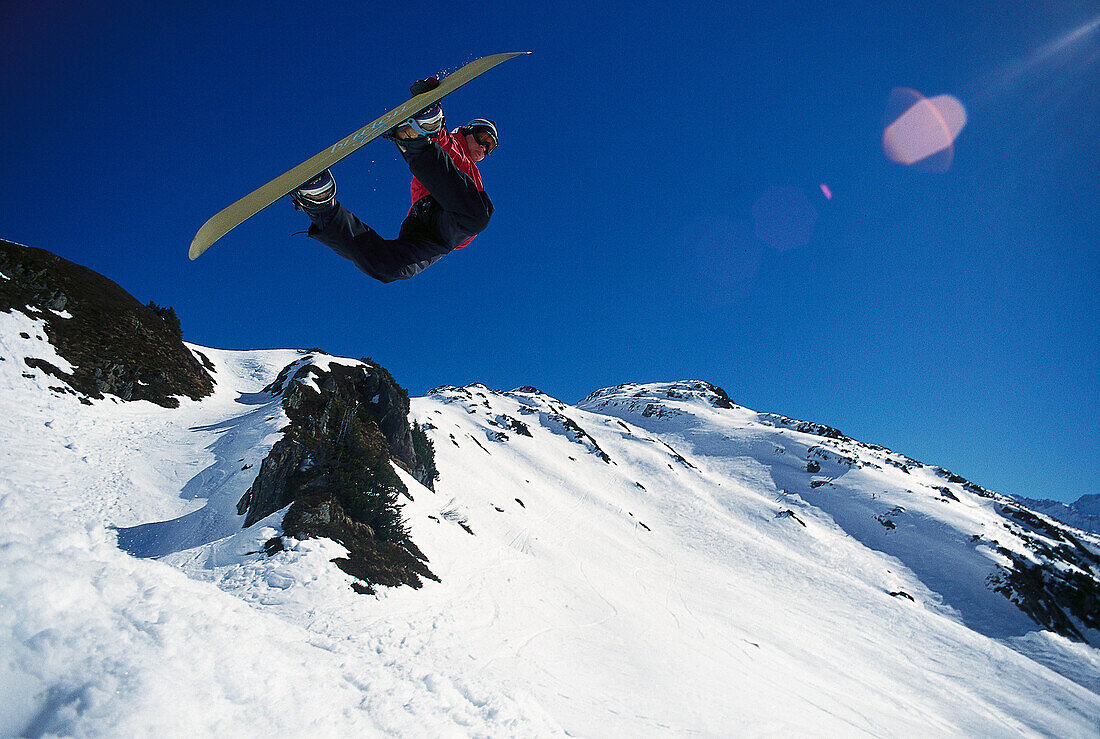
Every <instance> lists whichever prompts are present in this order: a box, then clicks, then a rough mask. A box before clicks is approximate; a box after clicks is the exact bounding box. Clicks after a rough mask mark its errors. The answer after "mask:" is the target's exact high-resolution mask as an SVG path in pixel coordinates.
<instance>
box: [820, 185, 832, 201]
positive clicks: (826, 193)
mask: <svg viewBox="0 0 1100 739" xmlns="http://www.w3.org/2000/svg"><path fill="white" fill-rule="evenodd" d="M821 194H822V195H824V196H825V199H826V200H832V199H833V191H832V189H830V187H829V186H828V185H826V184H825V183H824V182H822V183H821Z"/></svg>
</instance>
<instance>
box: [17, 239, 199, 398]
mask: <svg viewBox="0 0 1100 739" xmlns="http://www.w3.org/2000/svg"><path fill="white" fill-rule="evenodd" d="M0 272H2V273H3V274H5V275H6V276H7V277H9V278H10V279H7V280H0V311H4V312H9V311H12V310H17V311H22V312H24V313H27V314H28V315H30V316H32V317H33V318H36V319H40V320H42V321H43V322H44V324H45V333H46V338H47V339H48V340H49V342H50V344H51V345H52V346H53V347H54V349H55V350H56V352H57V354H58V355H59V356H61V357H63V358H64V359H65V360H66V361H67V362H69V363H70V364H71V365H73V367H74V369H73V372H72V374H69V373H68V372H65V371H63V370H61V369H60V368H58V367H55V366H54V365H52V364H50V363H49V362H47V361H45V360H42V359H36V358H33V357H28V358H27V359H26V360H25V362H26V364H27V365H28V366H29V367H32V368H34V369H38V370H41V371H43V372H47V373H48V374H50V375H53V376H54V377H57V378H58V379H59V380H61V381H63V382H65V383H66V384H67V385H68V386H69V387H71V388H72V389H73V390H74V391H76V392H77V393H78V394H80V395H83V396H85V397H86V398H95V399H102V398H103V397H104V394H106V393H110V394H111V395H115V396H117V397H118V398H121V399H122V400H148V401H150V402H153V403H156V404H158V405H162V406H165V407H168V408H175V407H177V406H178V405H179V400H178V398H177V397H176V396H179V395H185V396H187V397H189V398H192V399H194V400H197V399H199V398H202V397H205V396H207V395H209V394H210V393H211V392H213V390H214V381H213V379H211V377H210V374H209V373H208V372H207V371H206V370H205V369H204V368H203V366H202V365H201V364H200V363H199V361H198V359H196V358H195V356H194V355H193V354H192V353H191V352H190V350H188V348H187V347H186V346H184V344H183V342H182V341H181V340H180V338H179V336H178V334H177V333H176V332H174V331H173V329H172V327H171V326H169V325H168V324H167V323H166V322H165V320H164V319H163V318H162V317H161V316H160V315H158V314H157V313H156V312H155V311H154V310H153V309H151V308H150V307H148V306H145V305H142V304H141V303H140V302H139V301H138V300H137V299H136V298H135V297H134V296H132V295H130V294H129V293H128V292H126V291H125V290H123V289H122V288H121V287H119V286H118V285H117V284H116V283H114V282H112V281H111V280H109V279H107V278H106V277H104V276H103V275H100V274H98V273H97V272H94V271H92V270H90V269H88V268H87V267H82V266H80V265H78V264H74V263H72V262H70V261H68V260H66V259H62V258H61V257H59V256H57V255H55V254H51V253H50V252H48V251H44V250H42V249H35V248H32V247H27V246H20V245H18V244H13V243H11V242H8V241H0Z"/></svg>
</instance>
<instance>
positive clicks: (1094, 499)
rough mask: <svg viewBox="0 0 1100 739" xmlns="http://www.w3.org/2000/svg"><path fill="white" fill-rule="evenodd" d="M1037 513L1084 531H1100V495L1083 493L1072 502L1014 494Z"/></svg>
mask: <svg viewBox="0 0 1100 739" xmlns="http://www.w3.org/2000/svg"><path fill="white" fill-rule="evenodd" d="M1014 497H1015V498H1016V500H1018V501H1019V502H1021V503H1023V504H1024V505H1025V506H1027V507H1028V508H1030V509H1031V510H1033V511H1036V512H1037V513H1042V514H1043V515H1045V516H1050V517H1051V518H1053V519H1054V520H1056V521H1061V522H1062V523H1064V524H1068V525H1070V526H1073V527H1075V528H1078V529H1081V530H1082V531H1088V532H1090V533H1100V495H1082V496H1081V497H1080V498H1078V499H1077V500H1075V501H1073V502H1072V503H1062V502H1060V501H1057V500H1039V499H1036V498H1025V497H1022V496H1019V495H1017V496H1014Z"/></svg>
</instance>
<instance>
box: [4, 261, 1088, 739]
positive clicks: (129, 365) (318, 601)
mask: <svg viewBox="0 0 1100 739" xmlns="http://www.w3.org/2000/svg"><path fill="white" fill-rule="evenodd" d="M0 247H2V248H0V455H2V457H0V465H2V469H3V470H4V473H3V475H2V476H0V665H2V667H3V669H2V670H0V675H2V677H0V735H4V736H8V735H27V736H41V735H45V734H61V735H74V734H75V735H83V734H97V735H99V734H111V735H115V734H124V735H136V734H143V735H145V734H152V733H160V734H165V733H168V734H180V733H200V734H230V733H231V734H234V735H242V736H254V735H256V736H258V735H261V734H264V735H266V734H270V733H273V732H279V733H290V734H292V735H307V734H308V735H317V734H320V735H335V734H341V735H345V734H353V735H368V736H370V735H387V736H388V735H396V736H424V735H429V736H436V735H448V736H453V735H492V736H558V735H574V736H652V735H684V734H702V735H704V736H723V735H726V736H728V735H731V734H735V735H759V734H784V735H786V734H792V733H793V734H811V735H836V734H844V735H897V734H903V733H904V734H911V735H963V734H980V735H983V736H990V735H992V736H1019V735H1048V736H1089V735H1095V734H1096V727H1097V726H1098V725H1100V651H1098V650H1097V648H1096V647H1097V646H1098V645H1100V630H1098V629H1097V626H1098V624H1097V618H1098V616H1100V613H1098V608H1097V593H1098V582H1100V580H1098V575H1100V557H1098V552H1100V538H1098V537H1096V536H1095V535H1091V534H1088V533H1086V532H1083V531H1080V530H1076V529H1073V528H1070V527H1067V526H1064V525H1061V524H1058V523H1057V522H1055V521H1053V520H1052V519H1050V518H1048V517H1047V516H1045V515H1043V514H1042V513H1040V512H1037V511H1034V510H1031V509H1029V508H1028V507H1027V506H1025V505H1023V504H1021V503H1019V502H1017V501H1014V500H1011V499H1009V498H1007V497H1004V496H1000V495H998V494H996V493H993V492H991V491H988V490H985V489H983V488H981V487H979V486H977V485H975V484H973V483H970V482H968V481H966V480H962V479H961V478H958V477H957V476H955V475H952V474H951V473H950V472H947V471H946V470H942V469H939V468H936V467H930V466H926V465H923V464H921V463H918V462H916V461H914V460H911V459H908V458H906V457H904V456H902V455H899V454H896V453H893V452H890V451H888V450H886V449H883V448H881V447H876V446H871V445H867V444H862V443H860V442H856V441H854V440H851V439H848V438H846V437H845V436H843V435H842V434H841V433H840V432H839V431H836V430H835V429H830V428H828V427H825V426H819V425H815V424H812V423H804V422H798V421H793V420H791V419H787V418H784V417H782V416H776V415H771V414H761V413H756V412H754V411H750V410H748V409H745V408H741V407H739V406H736V405H735V404H734V403H733V402H732V401H731V400H730V399H729V398H728V397H727V396H726V394H725V393H724V392H722V391H721V390H720V389H718V388H716V387H714V386H712V385H709V384H707V383H705V382H699V381H690V382H672V383H654V384H631V385H622V386H619V387H616V388H609V389H605V390H600V391H597V392H595V393H593V394H592V395H590V396H589V397H588V398H586V399H585V400H584V401H582V402H581V403H579V404H577V405H576V406H571V405H568V404H566V403H563V402H561V401H559V400H557V399H554V398H552V397H549V396H547V395H545V394H543V393H540V392H539V391H537V390H535V389H534V388H530V387H527V388H520V389H517V390H513V391H511V392H499V391H494V390H490V389H489V388H486V387H484V386H481V385H471V386H467V387H444V388H440V389H438V390H436V391H434V392H432V393H431V394H429V395H428V396H427V397H423V398H413V399H411V401H410V400H403V399H402V397H401V395H400V393H399V392H398V393H396V394H394V393H393V391H392V388H391V386H390V384H389V382H390V381H392V378H388V373H386V372H385V371H384V370H383V369H381V368H380V367H377V365H374V364H373V363H371V362H369V361H359V360H349V359H340V358H335V357H330V356H328V355H324V354H320V353H317V352H300V351H294V350H273V351H251V352H234V351H224V350H216V349H210V348H204V347H198V346H195V345H186V348H185V351H186V354H187V358H186V361H183V360H180V363H181V364H185V365H187V366H188V367H190V366H191V365H192V363H194V365H195V366H198V367H200V368H202V369H203V372H204V373H205V374H206V375H208V377H209V378H210V379H211V383H210V385H209V386H208V388H204V387H203V386H202V384H201V380H202V378H201V376H198V375H196V376H195V377H190V375H189V379H188V380H187V382H185V383H183V384H182V385H176V384H174V383H176V382H178V380H177V378H176V377H174V375H173V373H172V372H171V371H169V370H167V369H165V370H163V371H161V370H158V372H161V374H154V375H149V374H148V373H147V372H146V370H144V369H143V366H142V364H141V362H140V361H139V360H138V359H134V358H132V357H131V358H126V357H118V356H116V357H114V358H112V359H111V360H110V362H107V363H104V364H103V366H104V367H107V370H108V371H101V372H100V374H99V376H98V377H97V376H96V374H95V371H94V369H92V366H93V364H94V363H95V362H96V361H97V360H96V358H95V356H94V352H93V353H85V354H81V355H79V356H80V359H79V361H76V360H74V359H73V358H72V351H71V348H70V343H71V341H70V339H69V338H67V337H66V335H65V334H64V329H59V328H58V327H59V326H69V325H70V322H74V321H83V322H85V324H87V325H92V324H97V323H102V322H104V321H105V320H107V319H105V318H104V317H103V316H102V315H100V316H99V317H97V318H94V319H93V318H91V317H90V316H91V315H92V313H93V312H94V311H95V310H96V309H97V308H96V305H92V304H88V301H87V300H85V296H83V295H81V294H80V289H79V288H78V287H74V286H69V287H66V288H65V289H64V290H62V289H61V288H58V287H56V285H57V284H60V283H57V282H56V280H54V276H55V273H57V274H77V273H76V272H75V271H72V268H71V267H69V266H68V265H64V264H60V263H57V264H53V263H50V264H47V263H46V262H41V263H39V262H36V263H34V265H33V268H31V267H28V266H26V265H27V264H28V260H27V253H26V252H21V251H19V250H20V249H22V248H23V247H15V246H12V245H3V244H0ZM32 278H33V279H32ZM58 279H60V278H58ZM89 279H90V278H89ZM51 280H54V281H51ZM30 283H34V284H35V285H37V287H36V288H35V289H34V290H30V291H29V292H28V290H29V288H28V287H27V285H28V284H30ZM65 284H66V285H70V284H71V283H65ZM97 284H98V283H97ZM112 284H113V283H112ZM51 285H52V286H53V287H51ZM96 290H97V294H101V293H102V292H103V291H105V290H107V287H105V286H103V285H98V287H97V288H96ZM59 291H60V292H64V294H65V300H64V301H63V304H58V302H57V299H58V292H59ZM32 293H33V295H32ZM35 296H37V297H35ZM42 296H46V298H48V299H43V297H42ZM117 300H118V301H119V302H117V303H112V304H111V305H113V306H115V308H114V310H116V311H122V310H125V311H130V313H127V315H132V316H133V321H136V324H135V326H136V327H137V328H134V329H132V330H131V333H139V334H145V333H148V334H149V337H147V338H149V341H152V342H160V341H161V338H160V333H159V331H158V329H157V327H156V322H155V321H153V320H152V319H150V318H149V317H148V316H147V315H146V314H145V313H143V312H142V311H141V310H140V309H141V306H140V305H139V306H137V307H132V306H129V304H124V302H123V299H122V298H121V297H119V298H117ZM135 302H136V301H135ZM100 303H102V301H100ZM119 306H129V307H124V308H123V307H119ZM100 307H102V305H100ZM127 320H130V319H127ZM88 330H90V329H88V328H86V327H85V328H84V329H82V330H81V331H72V330H71V329H70V333H72V334H75V335H81V334H83V333H86V332H87V331H88ZM102 342H103V346H104V348H103V349H102V351H103V352H107V351H108V349H107V348H106V347H108V346H114V345H115V344H114V343H112V342H113V340H109V338H103V339H102ZM80 343H81V345H82V346H87V345H88V344H89V343H90V342H87V341H83V342H80ZM169 343H170V342H169ZM151 345H152V344H150V346H151ZM156 345H157V346H161V344H156ZM167 346H168V345H167V343H166V344H164V345H163V347H162V349H163V352H167V351H169V349H168V348H167ZM160 351H161V350H158V355H159V353H160ZM187 371H188V373H190V369H188V370H187ZM82 377H87V378H88V381H87V382H85V381H83V380H81V378H82ZM151 378H154V379H155V382H156V383H160V384H159V385H157V390H158V392H156V393H153V392H150V395H149V398H148V399H136V400H131V401H129V402H126V401H124V400H123V399H122V395H121V394H120V393H123V394H125V393H129V394H130V395H131V397H133V396H134V394H135V392H136V391H138V390H140V389H141V388H144V387H146V386H152V385H154V384H155V383H154V379H151ZM196 378H197V379H196ZM96 380H99V384H97V383H96ZM196 382H198V384H195V383H196ZM112 383H113V384H112ZM204 390H205V392H204ZM96 394H98V395H99V397H98V398H96V397H95V395H96ZM403 414H404V415H403ZM399 416H402V417H401V418H398V417H399ZM332 429H338V430H339V433H338V435H336V436H335V437H333V435H332V433H331V430H332ZM421 433H423V434H425V436H424V437H421V436H419V434H421ZM332 438H337V439H338V440H339V441H340V443H341V444H344V443H345V442H346V441H348V440H351V442H353V443H350V442H349V443H350V446H348V445H343V446H336V447H334V446H331V445H330V446H325V444H326V443H327V442H326V441H325V440H326V439H329V440H331V439H332ZM427 440H430V442H431V443H430V444H427ZM433 447H434V460H433V459H432V458H431V457H432V456H433V455H432V454H431V453H430V452H429V450H430V449H431V448H433ZM346 449H353V450H356V451H355V454H358V455H361V456H360V457H358V458H359V459H369V460H373V461H371V462H370V463H369V464H366V463H364V464H362V465H359V466H360V467H369V468H370V469H371V471H372V476H371V477H370V478H369V480H368V479H367V478H361V477H358V476H356V477H353V478H348V477H346V475H345V473H346V468H344V467H341V466H340V465H337V464H335V462H334V460H337V461H338V460H339V459H340V454H343V453H344V452H342V451H340V450H346ZM380 460H381V461H380ZM383 461H384V464H382V462H383ZM435 470H438V477H436V476H435ZM348 480H351V483H349V484H350V485H351V486H352V487H355V486H356V485H360V486H364V487H367V488H370V489H371V490H379V489H385V490H388V491H389V492H391V493H394V494H395V495H396V496H397V499H399V500H400V502H401V508H400V512H401V517H402V522H403V525H404V527H405V534H407V540H406V539H402V533H401V532H396V533H394V534H392V536H391V537H390V539H387V538H386V536H387V535H386V534H385V533H384V529H385V525H384V524H383V523H376V524H374V525H372V526H368V525H367V524H364V523H362V521H364V520H366V519H365V518H364V517H363V516H364V515H365V514H363V515H360V514H359V513H357V510H358V509H357V508H356V506H357V505H358V503H357V502H356V501H357V500H359V499H358V498H352V497H347V495H345V491H343V489H342V488H341V487H340V486H341V485H342V484H345V483H347V481H348ZM425 484H427V485H430V486H431V487H426V486H425ZM433 488H434V489H433ZM246 524H247V525H246ZM311 526H312V527H313V528H311ZM325 527H327V528H325ZM326 531H327V532H330V533H331V536H330V537H326V536H324V535H323V534H324V532H326ZM295 533H297V535H293V534H295ZM334 539H336V540H340V541H344V542H345V543H344V544H340V543H337V541H336V540H334ZM386 541H390V542H391V543H390V544H385V542H386ZM394 542H395V543H394ZM383 544H385V546H383ZM387 547H388V549H387ZM398 549H400V550H402V551H404V552H405V553H406V554H408V555H411V558H410V557H406V558H405V559H404V560H400V561H398V563H397V569H396V570H395V569H394V568H392V567H389V566H388V565H387V567H386V568H382V569H379V570H372V569H370V567H367V566H366V565H368V564H369V563H370V562H371V561H374V558H378V557H383V556H384V555H385V554H386V552H387V551H388V552H389V553H390V554H393V553H394V552H395V551H397V550H398ZM383 550H385V551H383ZM334 560H339V561H340V562H341V564H340V565H339V566H337V565H336V564H334V563H333V561H334ZM390 561H391V562H392V561H396V560H390ZM406 565H407V568H406V569H401V568H402V567H406ZM398 570H400V572H398V575H396V576H395V577H397V579H398V580H400V581H402V582H407V583H408V584H411V585H413V586H414V587H406V586H401V587H382V586H383V585H387V584H396V583H389V582H386V580H385V578H386V576H387V573H389V574H391V575H392V574H393V573H394V572H397V571H398ZM409 572H413V573H414V574H415V577H414V576H412V575H409V574H408V573H409ZM401 573H404V574H401ZM372 584H373V585H374V586H375V587H368V586H370V585H372ZM364 590H373V591H374V594H362V592H361V591H364Z"/></svg>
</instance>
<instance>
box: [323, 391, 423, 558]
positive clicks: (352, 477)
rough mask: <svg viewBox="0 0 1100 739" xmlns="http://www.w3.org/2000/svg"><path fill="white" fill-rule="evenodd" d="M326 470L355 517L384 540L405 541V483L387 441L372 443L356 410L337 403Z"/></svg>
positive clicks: (336, 493) (334, 491) (339, 497)
mask: <svg viewBox="0 0 1100 739" xmlns="http://www.w3.org/2000/svg"><path fill="white" fill-rule="evenodd" d="M333 409H334V410H337V411H342V412H337V413H333V419H332V421H330V428H329V434H328V436H329V438H328V447H329V454H328V459H327V461H326V462H325V464H324V473H325V475H326V476H327V477H328V480H329V483H330V485H331V489H332V495H333V497H335V498H336V500H337V501H338V502H339V503H340V505H341V506H342V507H343V508H344V511H345V512H346V513H347V515H348V516H349V517H350V518H351V519H352V520H353V521H358V522H360V523H365V524H366V525H368V526H370V527H371V529H372V530H373V531H374V534H375V536H376V537H377V538H378V539H379V540H381V541H388V542H395V543H400V542H405V541H407V540H408V538H409V530H408V528H407V527H406V526H405V522H404V519H403V518H402V516H401V504H400V503H399V497H398V496H400V494H401V493H402V492H404V490H405V486H404V484H403V483H402V482H401V479H400V478H399V477H398V476H397V473H395V472H394V471H393V467H392V466H391V465H390V455H389V450H388V449H387V448H386V445H385V443H381V444H375V445H372V444H370V443H369V436H368V432H367V429H366V428H365V425H364V422H363V421H362V420H360V419H359V417H358V415H357V414H356V413H355V411H354V410H350V409H347V408H339V407H338V406H334V408H333Z"/></svg>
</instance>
